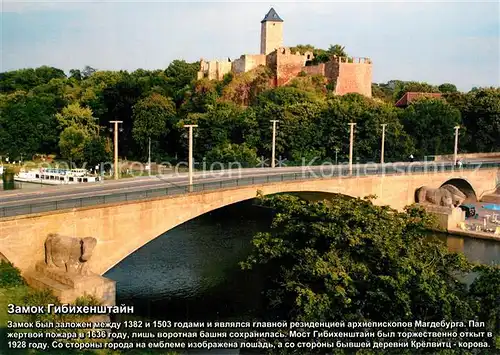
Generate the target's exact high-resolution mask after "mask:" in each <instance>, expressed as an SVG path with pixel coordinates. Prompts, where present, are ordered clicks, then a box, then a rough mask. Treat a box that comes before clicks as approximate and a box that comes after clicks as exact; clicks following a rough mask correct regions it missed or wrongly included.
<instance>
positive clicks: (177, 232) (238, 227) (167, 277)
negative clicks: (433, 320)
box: [104, 201, 500, 321]
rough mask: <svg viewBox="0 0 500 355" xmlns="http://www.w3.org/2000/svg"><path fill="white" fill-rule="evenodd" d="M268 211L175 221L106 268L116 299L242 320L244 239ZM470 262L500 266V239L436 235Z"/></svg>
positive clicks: (266, 220)
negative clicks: (495, 240) (164, 230)
mask: <svg viewBox="0 0 500 355" xmlns="http://www.w3.org/2000/svg"><path fill="white" fill-rule="evenodd" d="M270 221H271V214H270V211H269V210H267V209H265V208H261V207H258V206H255V205H253V201H247V202H243V203H238V204H235V205H231V206H228V207H225V208H222V209H219V210H217V211H214V212H212V213H209V214H205V215H203V216H200V217H198V218H196V219H193V220H191V221H189V222H186V223H184V224H183V225H180V226H178V227H176V228H174V229H172V230H170V231H168V232H167V233H165V234H163V235H161V236H160V237H158V238H156V239H155V240H153V241H151V242H150V243H148V244H147V245H145V246H144V247H142V248H141V249H139V250H138V251H136V252H135V253H133V254H132V255H130V256H129V257H128V258H126V259H124V260H123V261H122V262H120V263H119V264H118V265H117V266H115V267H114V268H113V269H111V270H110V271H108V272H107V273H106V275H104V276H106V277H108V278H110V279H112V280H115V281H117V304H121V303H126V304H133V305H134V309H135V315H136V316H138V317H140V318H144V319H164V320H172V321H174V320H221V319H223V320H227V319H245V320H248V319H250V317H252V316H254V315H256V313H258V311H259V310H261V309H262V308H261V302H262V296H261V294H260V289H261V286H260V285H261V279H260V277H259V275H258V273H256V272H254V273H248V272H245V273H244V272H242V271H240V270H239V266H238V262H239V261H241V260H244V259H245V256H246V255H247V254H248V252H249V249H250V240H251V238H252V236H253V235H254V234H255V233H256V232H258V231H265V230H266V229H267V228H268V226H269V224H270ZM439 237H440V238H448V244H449V246H450V247H451V248H454V249H458V250H463V252H464V254H465V255H466V256H467V257H468V258H469V259H470V260H474V261H481V262H483V263H488V264H489V263H494V264H500V243H498V242H493V241H488V240H480V239H472V238H462V237H456V236H448V237H447V236H444V235H440V236H439Z"/></svg>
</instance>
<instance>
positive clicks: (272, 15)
mask: <svg viewBox="0 0 500 355" xmlns="http://www.w3.org/2000/svg"><path fill="white" fill-rule="evenodd" d="M267 21H272V22H283V20H282V19H281V18H280V17H279V15H278V13H277V12H276V10H274V9H273V8H272V7H271V10H269V12H268V13H267V15H266V16H265V17H264V19H263V20H262V21H260V23H263V22H267Z"/></svg>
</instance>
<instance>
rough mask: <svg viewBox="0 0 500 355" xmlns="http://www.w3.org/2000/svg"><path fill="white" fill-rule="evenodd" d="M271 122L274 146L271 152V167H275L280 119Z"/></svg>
mask: <svg viewBox="0 0 500 355" xmlns="http://www.w3.org/2000/svg"><path fill="white" fill-rule="evenodd" d="M269 122H272V123H273V148H272V153H271V168H274V166H275V164H274V161H275V160H276V159H275V155H276V123H277V122H279V120H270V121H269Z"/></svg>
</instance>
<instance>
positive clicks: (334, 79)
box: [198, 8, 372, 97]
mask: <svg viewBox="0 0 500 355" xmlns="http://www.w3.org/2000/svg"><path fill="white" fill-rule="evenodd" d="M313 58H314V55H313V53H312V52H309V51H306V52H305V53H300V52H295V53H292V51H291V49H290V48H288V47H284V46H283V20H282V19H281V18H280V17H279V15H278V14H277V13H276V11H275V10H274V9H273V8H271V10H269V12H268V13H267V15H266V16H265V17H264V19H263V20H262V21H261V32H260V54H243V55H242V56H241V57H240V58H238V59H236V60H234V61H232V62H231V61H230V60H229V58H228V59H227V60H225V61H215V60H214V61H205V60H203V59H201V60H200V71H199V72H198V79H201V78H208V79H209V80H214V79H215V80H222V79H223V77H224V75H225V74H227V73H230V72H232V73H234V74H239V73H245V72H248V71H250V70H252V69H255V68H257V67H258V66H260V65H263V66H267V67H268V68H270V69H271V70H272V72H273V73H274V84H275V86H282V85H286V84H287V83H288V82H289V81H290V80H292V79H293V78H295V77H297V76H299V73H301V72H305V73H306V74H310V75H315V74H320V75H323V76H324V77H325V78H326V79H327V80H328V82H330V83H334V86H335V89H334V91H335V93H336V94H338V95H343V94H347V93H359V94H362V95H365V96H368V97H371V96H372V62H371V60H370V59H369V58H354V57H337V56H332V57H331V58H330V60H329V61H328V62H326V63H320V64H318V65H306V64H308V62H309V61H311V60H312V59H313Z"/></svg>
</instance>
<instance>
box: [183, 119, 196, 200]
mask: <svg viewBox="0 0 500 355" xmlns="http://www.w3.org/2000/svg"><path fill="white" fill-rule="evenodd" d="M184 127H185V128H189V157H188V165H189V170H188V178H189V192H191V191H193V128H195V127H198V125H197V124H186V125H184Z"/></svg>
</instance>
